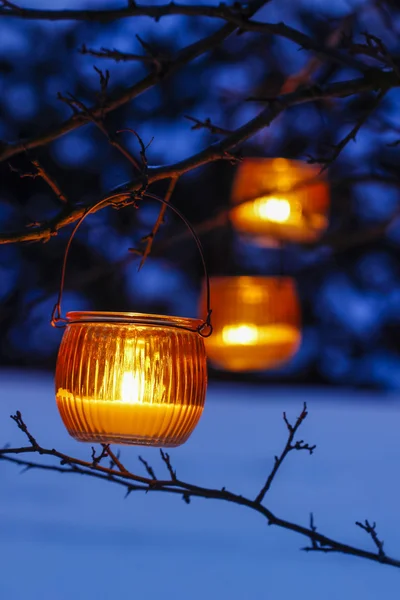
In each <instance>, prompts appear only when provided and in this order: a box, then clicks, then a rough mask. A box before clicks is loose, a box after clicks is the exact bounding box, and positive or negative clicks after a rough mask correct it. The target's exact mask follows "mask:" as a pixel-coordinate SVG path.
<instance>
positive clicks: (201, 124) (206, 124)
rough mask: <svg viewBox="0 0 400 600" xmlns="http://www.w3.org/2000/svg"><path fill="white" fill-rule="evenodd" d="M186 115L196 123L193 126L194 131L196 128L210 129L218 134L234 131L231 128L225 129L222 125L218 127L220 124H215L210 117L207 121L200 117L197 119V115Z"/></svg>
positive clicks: (186, 117)
mask: <svg viewBox="0 0 400 600" xmlns="http://www.w3.org/2000/svg"><path fill="white" fill-rule="evenodd" d="M184 117H185V119H187V120H188V121H192V122H193V123H194V125H193V126H192V127H191V129H192V131H195V130H196V129H208V130H209V131H211V133H214V134H216V135H229V134H230V133H232V131H231V130H229V129H223V128H222V127H218V125H213V123H211V120H210V119H209V118H207V119H206V120H205V121H200V120H199V119H196V117H190V116H189V115H184Z"/></svg>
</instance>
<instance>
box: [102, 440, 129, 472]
mask: <svg viewBox="0 0 400 600" xmlns="http://www.w3.org/2000/svg"><path fill="white" fill-rule="evenodd" d="M102 446H103V448H106V449H107V456H109V457H110V459H111V466H110V469H112V468H113V466H114V465H116V466H117V467H118V469H119V470H120V471H121V473H128V470H127V469H126V468H125V467H124V465H123V464H122V462H121V461H120V459H119V452H118V454H115V453H114V452H113V451H112V450H111V448H110V445H109V444H102Z"/></svg>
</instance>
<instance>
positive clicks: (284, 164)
mask: <svg viewBox="0 0 400 600" xmlns="http://www.w3.org/2000/svg"><path fill="white" fill-rule="evenodd" d="M231 203H232V204H233V207H232V209H231V211H230V218H231V222H232V225H233V227H234V228H235V230H236V231H238V232H239V233H242V234H244V235H246V236H248V237H251V238H252V239H254V241H256V242H257V243H259V244H260V245H269V244H270V242H271V240H283V241H292V242H313V241H315V240H317V239H319V238H320V237H321V235H322V233H323V232H324V231H325V229H326V228H327V226H328V209H329V204H330V197H329V188H328V183H327V181H326V180H325V178H324V177H323V176H321V175H320V167H319V166H317V165H309V164H307V163H304V162H301V161H298V160H287V159H285V158H274V159H268V158H245V159H244V160H243V161H242V162H241V163H240V164H239V166H238V169H237V172H236V177H235V179H234V182H233V187H232V193H231Z"/></svg>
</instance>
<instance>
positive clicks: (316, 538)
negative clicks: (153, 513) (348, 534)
mask: <svg viewBox="0 0 400 600" xmlns="http://www.w3.org/2000/svg"><path fill="white" fill-rule="evenodd" d="M306 412H307V407H306V406H305V407H304V408H303V411H302V413H301V415H300V417H299V419H301V422H302V421H303V420H304V418H305V416H304V414H305V413H306ZM12 418H13V419H14V421H15V422H16V423H17V426H18V427H19V429H21V431H22V432H23V433H24V434H25V435H26V436H27V437H28V440H29V443H30V445H29V446H26V447H19V448H8V447H5V448H2V449H0V460H4V461H7V462H10V463H13V464H15V465H17V466H20V467H23V470H24V471H26V470H33V469H41V470H46V471H54V472H57V473H62V474H65V473H70V474H76V475H84V476H88V477H95V478H97V479H101V480H103V481H106V482H108V483H114V484H117V485H120V486H122V487H124V488H125V491H126V494H125V497H127V496H128V495H130V494H131V493H132V492H139V491H141V492H145V493H148V492H163V493H167V494H176V495H179V496H181V497H182V499H183V500H184V501H185V502H186V503H189V502H190V499H191V498H192V497H197V498H210V499H215V500H221V501H224V502H230V503H233V504H237V505H239V506H244V507H246V508H249V509H250V510H254V511H255V512H257V513H259V514H260V515H261V516H262V517H264V519H266V521H267V523H268V525H275V526H276V527H280V528H282V529H286V530H288V531H293V532H295V533H298V534H299V535H302V536H304V537H306V538H308V539H310V540H311V542H312V546H311V547H309V548H304V549H305V550H307V551H311V550H314V551H322V552H325V553H328V552H339V553H343V554H346V555H350V556H358V557H359V558H364V559H367V560H371V561H373V562H378V563H381V564H386V565H389V566H392V567H396V568H400V560H398V559H395V558H392V557H390V556H387V555H386V554H384V553H383V550H382V548H383V542H382V541H381V540H379V539H378V538H377V536H376V533H375V527H376V526H375V523H374V524H373V525H370V524H369V523H368V522H367V521H366V522H365V525H362V524H359V523H357V524H358V526H360V527H362V529H364V530H365V531H367V533H369V534H370V535H371V537H372V539H373V540H374V543H375V545H376V546H377V549H378V552H370V551H368V550H364V549H362V548H357V547H355V546H350V545H349V544H345V543H342V542H340V541H338V540H335V539H333V538H330V537H328V536H326V535H323V534H321V533H319V532H318V531H317V528H316V527H315V525H314V520H313V517H312V515H311V517H310V525H309V527H305V526H303V525H299V524H297V523H293V522H291V521H287V520H285V519H282V518H281V517H278V516H277V515H275V514H274V513H273V512H272V511H271V510H269V509H268V508H267V507H266V506H264V505H263V504H262V502H258V501H257V500H252V499H250V498H246V497H244V496H242V495H240V494H236V493H233V492H230V491H228V490H227V489H226V488H225V487H223V488H222V489H212V488H207V487H202V486H197V485H194V484H191V483H188V482H185V481H182V480H180V479H178V478H177V477H176V472H175V471H174V470H173V468H172V466H171V462H170V458H169V455H168V454H167V453H164V452H163V451H161V459H162V461H163V462H164V463H165V464H166V466H167V469H168V472H169V475H170V479H167V480H161V479H156V477H155V474H154V469H153V468H152V467H151V465H149V464H148V462H147V461H145V460H144V459H140V460H141V462H142V463H143V464H144V466H145V468H146V471H147V473H148V475H149V477H142V476H140V475H136V474H134V473H131V472H130V471H127V470H126V469H125V468H123V469H120V468H118V467H117V468H116V469H113V468H107V467H105V466H103V465H101V464H100V463H99V462H96V461H93V462H85V461H83V460H81V459H77V458H73V457H71V456H67V455H65V454H63V453H61V452H58V451H57V450H54V449H46V448H44V447H42V446H41V445H40V444H39V443H38V442H37V440H36V438H35V437H34V436H33V435H32V434H31V433H30V432H29V430H28V428H27V426H26V424H25V423H24V421H23V419H22V416H21V413H19V412H17V413H16V415H13V416H12ZM299 419H298V420H299ZM298 420H297V421H296V423H295V425H291V424H290V423H289V421H288V420H287V418H286V416H285V422H286V425H287V428H288V431H289V433H292V432H293V431H294V430H296V431H297V428H298V426H297V423H298ZM103 452H104V455H106V453H108V454H109V446H108V445H103ZM29 453H37V454H41V455H45V456H52V457H54V458H56V459H58V460H59V461H60V464H59V465H58V464H55V465H49V464H43V463H40V462H34V461H30V460H25V459H24V458H18V457H15V456H13V455H21V454H29ZM109 455H110V454H109Z"/></svg>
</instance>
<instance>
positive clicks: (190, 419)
mask: <svg viewBox="0 0 400 600" xmlns="http://www.w3.org/2000/svg"><path fill="white" fill-rule="evenodd" d="M146 195H149V196H150V197H153V198H154V199H157V200H159V201H160V202H162V203H163V204H167V203H166V202H165V201H164V200H162V199H161V198H158V197H156V196H153V195H150V194H148V193H146ZM102 202H104V200H102V201H100V202H99V203H97V204H95V205H94V206H93V207H92V208H91V209H90V210H88V211H87V212H86V213H84V215H83V217H81V219H80V220H79V221H78V223H77V225H76V226H75V228H74V229H73V231H72V234H71V236H70V238H69V241H68V244H67V248H66V252H65V255H64V262H63V268H62V274H61V286H60V290H59V295H58V301H57V303H56V305H55V307H54V310H53V316H52V325H53V326H56V327H58V326H61V327H65V332H64V335H63V338H62V341H61V345H60V349H59V353H58V358H57V366H56V376H55V388H56V389H55V391H56V401H57V407H58V410H59V412H60V415H61V418H62V420H63V422H64V425H65V427H66V428H67V430H68V432H69V433H70V435H71V436H72V437H74V438H75V439H77V440H79V441H85V442H103V443H111V442H112V443H119V444H140V445H146V446H179V445H180V444H183V443H184V442H185V441H186V440H187V439H188V437H189V436H190V434H191V433H192V431H193V430H194V428H195V427H196V424H197V422H198V421H199V419H200V416H201V414H202V412H203V407H204V401H205V394H206V387H207V362H206V353H205V347H204V339H203V338H204V337H206V336H207V335H210V334H211V332H212V327H211V324H210V314H211V310H210V294H209V287H208V286H207V292H206V294H207V301H206V304H207V318H206V320H205V321H201V320H199V319H187V318H181V317H171V316H160V315H147V314H140V313H130V312H129V313H120V312H117V313H115V312H69V313H67V315H66V318H63V317H61V298H62V292H63V285H64V278H65V268H66V261H67V256H68V251H69V248H70V244H71V242H72V239H73V237H74V235H75V233H76V231H77V229H78V227H79V225H80V224H81V223H82V221H83V219H84V218H85V217H86V216H87V215H88V214H89V213H90V212H92V211H94V210H95V209H96V208H97V207H98V206H99V205H100V204H101V203H102ZM168 206H169V207H170V208H172V209H173V210H174V212H176V213H177V214H178V215H179V216H180V217H181V218H182V219H183V221H184V222H185V224H186V225H187V226H188V228H189V230H190V231H191V233H192V234H193V235H194V239H195V241H196V244H197V246H198V248H199V251H200V255H201V259H202V262H203V266H204V271H205V275H206V281H208V275H207V270H206V267H205V263H204V257H203V253H202V249H201V245H200V242H199V240H198V238H197V236H196V234H195V233H194V231H193V228H192V227H191V225H190V224H189V223H188V222H187V221H186V219H185V218H184V217H183V216H182V215H181V213H180V212H179V211H178V210H177V209H176V208H174V207H173V206H171V205H170V204H168Z"/></svg>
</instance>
